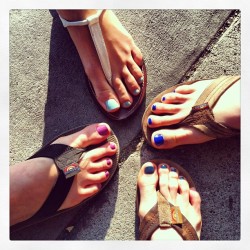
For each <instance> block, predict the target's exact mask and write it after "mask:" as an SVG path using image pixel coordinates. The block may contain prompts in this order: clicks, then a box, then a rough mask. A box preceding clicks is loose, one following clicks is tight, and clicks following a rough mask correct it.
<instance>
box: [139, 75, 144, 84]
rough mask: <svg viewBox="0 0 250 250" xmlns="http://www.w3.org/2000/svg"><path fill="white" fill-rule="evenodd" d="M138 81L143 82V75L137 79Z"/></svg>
mask: <svg viewBox="0 0 250 250" xmlns="http://www.w3.org/2000/svg"><path fill="white" fill-rule="evenodd" d="M138 83H139V84H142V83H143V76H142V77H140V78H139V79H138Z"/></svg>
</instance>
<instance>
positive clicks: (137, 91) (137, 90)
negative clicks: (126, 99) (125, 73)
mask: <svg viewBox="0 0 250 250" xmlns="http://www.w3.org/2000/svg"><path fill="white" fill-rule="evenodd" d="M140 92H141V91H140V89H135V90H134V92H133V94H134V95H138V94H139V93H140Z"/></svg>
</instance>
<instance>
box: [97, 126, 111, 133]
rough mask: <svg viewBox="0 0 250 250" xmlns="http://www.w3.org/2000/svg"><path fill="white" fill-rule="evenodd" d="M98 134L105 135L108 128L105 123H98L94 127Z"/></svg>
mask: <svg viewBox="0 0 250 250" xmlns="http://www.w3.org/2000/svg"><path fill="white" fill-rule="evenodd" d="M96 130H97V132H98V134H99V135H107V134H108V132H109V130H108V128H107V126H106V125H100V126H98V127H97V128H96Z"/></svg>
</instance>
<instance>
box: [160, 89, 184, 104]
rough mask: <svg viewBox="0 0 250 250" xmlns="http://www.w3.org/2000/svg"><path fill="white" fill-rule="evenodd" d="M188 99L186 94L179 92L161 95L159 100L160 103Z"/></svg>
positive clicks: (179, 101) (178, 101) (181, 101)
mask: <svg viewBox="0 0 250 250" xmlns="http://www.w3.org/2000/svg"><path fill="white" fill-rule="evenodd" d="M188 99H189V97H188V96H187V95H183V94H180V93H173V92H172V93H167V94H165V95H163V96H162V98H161V101H162V103H169V104H171V103H179V104H181V103H184V102H186V101H187V100H188Z"/></svg>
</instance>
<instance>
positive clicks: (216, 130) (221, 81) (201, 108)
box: [142, 76, 240, 145]
mask: <svg viewBox="0 0 250 250" xmlns="http://www.w3.org/2000/svg"><path fill="white" fill-rule="evenodd" d="M239 79H240V76H221V77H219V78H217V79H215V80H214V81H213V82H212V83H211V84H210V85H209V86H208V87H207V88H206V89H205V90H204V91H203V93H202V94H201V95H200V97H199V98H198V100H197V101H196V103H195V105H194V106H193V107H192V110H191V112H190V114H189V115H188V116H187V117H186V118H185V119H184V120H182V121H181V122H179V123H178V124H175V125H171V126H164V127H157V128H149V127H148V117H149V116H150V115H151V114H153V113H152V111H151V107H152V105H153V104H154V103H155V102H161V98H162V96H163V95H165V94H167V93H170V92H173V91H174V90H175V89H176V88H177V87H178V86H181V85H191V84H193V83H195V82H197V81H200V80H195V81H189V82H184V83H180V84H177V85H174V86H172V87H171V88H169V89H167V90H165V91H163V92H161V93H160V94H159V95H157V96H156V97H155V98H154V99H153V100H152V101H151V103H150V104H149V105H148V107H147V108H146V110H145V112H144V115H143V117H142V129H143V133H144V136H145V138H146V140H147V142H148V143H149V144H150V145H152V143H151V135H152V134H153V132H154V131H156V130H159V129H163V128H169V129H171V128H177V127H183V126H186V127H187V126H189V127H190V126H191V127H193V128H196V129H198V130H199V131H201V132H203V133H204V134H205V135H207V136H209V137H211V138H212V139H217V138H225V137H231V136H235V135H239V134H240V130H238V129H233V128H230V127H226V126H224V125H222V124H220V123H217V122H216V121H215V120H214V115H213V107H214V105H215V104H216V102H217V101H218V99H219V98H220V97H221V96H222V95H223V93H225V91H226V90H227V89H228V88H229V87H230V86H232V85H233V84H234V83H235V82H237V81H238V80H239Z"/></svg>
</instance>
